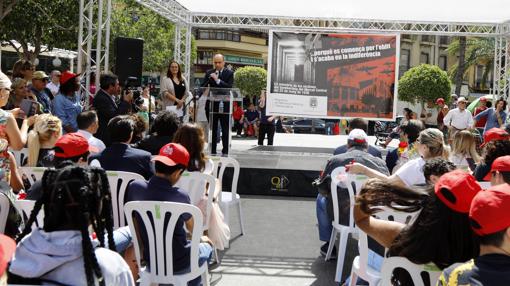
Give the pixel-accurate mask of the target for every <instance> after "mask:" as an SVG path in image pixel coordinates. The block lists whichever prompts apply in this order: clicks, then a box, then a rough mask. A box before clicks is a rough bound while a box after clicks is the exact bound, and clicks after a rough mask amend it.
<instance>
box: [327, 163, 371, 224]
mask: <svg viewBox="0 0 510 286" xmlns="http://www.w3.org/2000/svg"><path fill="white" fill-rule="evenodd" d="M366 180H367V177H366V176H362V175H353V174H348V173H346V172H345V167H338V168H335V169H334V170H333V171H332V172H331V187H330V190H331V200H332V201H333V224H336V225H339V224H340V213H339V206H338V194H337V187H338V186H339V185H340V186H341V187H342V188H343V189H347V192H348V194H349V225H348V226H349V227H351V228H353V227H354V213H353V211H354V203H355V198H356V194H357V193H358V192H359V190H360V189H361V186H362V185H363V184H364V183H365V181H366Z"/></svg>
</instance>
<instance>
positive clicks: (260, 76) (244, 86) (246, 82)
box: [234, 66, 267, 98]
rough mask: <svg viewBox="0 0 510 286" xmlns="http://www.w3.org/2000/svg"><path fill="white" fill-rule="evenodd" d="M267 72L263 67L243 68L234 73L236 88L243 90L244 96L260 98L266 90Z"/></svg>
mask: <svg viewBox="0 0 510 286" xmlns="http://www.w3.org/2000/svg"><path fill="white" fill-rule="evenodd" d="M266 80H267V71H266V70H265V69H263V68H261V67H252V66H246V67H241V68H238V69H237V70H236V72H235V73H234V86H235V87H237V88H239V89H240V90H241V94H242V95H243V96H248V97H249V98H253V97H254V96H259V95H260V92H261V90H263V89H265V88H266Z"/></svg>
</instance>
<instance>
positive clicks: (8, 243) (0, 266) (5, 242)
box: [0, 234, 16, 286]
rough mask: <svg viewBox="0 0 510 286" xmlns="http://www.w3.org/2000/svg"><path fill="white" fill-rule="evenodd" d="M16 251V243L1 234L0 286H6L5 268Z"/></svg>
mask: <svg viewBox="0 0 510 286" xmlns="http://www.w3.org/2000/svg"><path fill="white" fill-rule="evenodd" d="M14 251H16V242H15V241H14V240H13V239H12V238H10V237H8V236H6V235H3V234H0V253H1V254H2V255H0V285H2V286H4V285H7V267H8V266H9V262H10V261H11V259H12V256H13V255H14Z"/></svg>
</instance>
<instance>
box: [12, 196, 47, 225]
mask: <svg viewBox="0 0 510 286" xmlns="http://www.w3.org/2000/svg"><path fill="white" fill-rule="evenodd" d="M34 206H35V201H33V200H16V207H17V208H18V210H19V211H20V214H21V218H22V219H23V222H24V223H25V224H26V223H27V222H28V219H29V218H30V214H31V213H32V210H33V209H34ZM34 223H35V224H33V225H32V228H36V227H43V225H44V210H43V209H41V210H40V211H39V213H38V214H37V218H36V220H35V222H34Z"/></svg>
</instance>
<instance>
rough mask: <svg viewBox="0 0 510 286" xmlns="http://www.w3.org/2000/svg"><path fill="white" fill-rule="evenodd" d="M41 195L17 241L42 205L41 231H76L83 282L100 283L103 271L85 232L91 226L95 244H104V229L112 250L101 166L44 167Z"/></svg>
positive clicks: (108, 198)
mask: <svg viewBox="0 0 510 286" xmlns="http://www.w3.org/2000/svg"><path fill="white" fill-rule="evenodd" d="M42 187H43V194H42V196H41V198H40V199H39V200H37V201H36V202H35V206H34V209H33V211H32V213H31V214H30V217H29V219H28V221H27V224H26V226H25V229H24V230H23V232H22V233H21V235H20V236H19V237H18V241H20V240H21V239H22V238H23V237H24V236H26V235H27V234H28V233H30V231H31V227H32V224H33V223H34V221H35V220H36V217H37V214H38V213H39V211H40V210H41V208H42V207H44V213H45V215H44V230H45V231H47V232H51V231H57V230H78V231H80V233H81V236H82V250H83V261H84V267H85V275H86V277H87V285H89V286H92V285H95V282H94V277H97V280H98V282H99V285H101V286H104V285H105V281H104V278H103V273H102V271H101V268H100V267H99V263H98V261H97V258H96V255H95V253H94V247H93V245H92V241H91V238H90V235H89V226H90V225H91V226H92V228H93V230H94V231H95V232H96V235H97V238H98V240H99V244H100V246H101V247H105V241H104V237H105V231H106V232H107V233H108V246H109V248H110V249H111V250H113V251H115V244H114V241H113V215H112V214H113V213H112V202H111V194H110V187H109V184H108V178H107V177H106V173H105V172H104V170H103V169H100V168H93V167H90V168H84V167H79V166H67V167H64V168H62V169H59V170H46V171H45V172H44V175H43V178H42Z"/></svg>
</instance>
